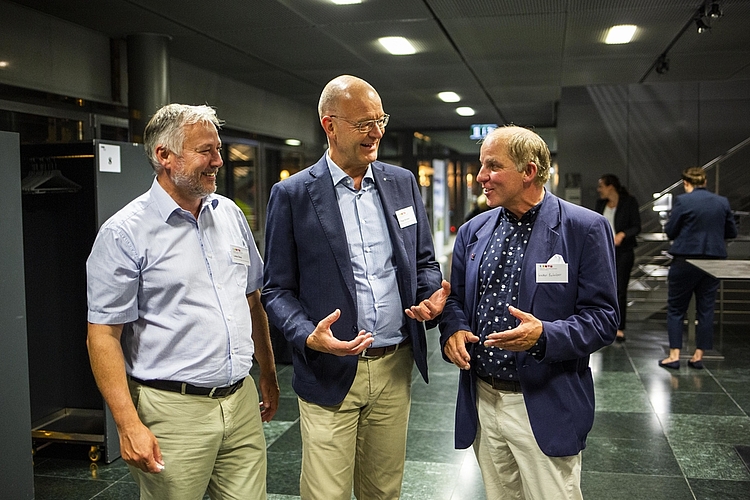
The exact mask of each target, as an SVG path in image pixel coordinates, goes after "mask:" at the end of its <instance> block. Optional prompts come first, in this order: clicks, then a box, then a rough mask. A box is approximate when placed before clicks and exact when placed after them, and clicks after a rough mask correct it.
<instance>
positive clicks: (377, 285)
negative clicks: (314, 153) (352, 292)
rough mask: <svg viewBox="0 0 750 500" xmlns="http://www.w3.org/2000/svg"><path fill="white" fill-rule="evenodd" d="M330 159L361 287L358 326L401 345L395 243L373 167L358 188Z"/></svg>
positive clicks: (376, 341)
mask: <svg viewBox="0 0 750 500" xmlns="http://www.w3.org/2000/svg"><path fill="white" fill-rule="evenodd" d="M326 160H327V161H328V169H329V170H330V172H331V177H332V178H333V185H334V187H335V188H336V197H337V199H338V203H339V209H340V211H341V218H342V219H343V220H344V229H345V230H346V239H347V242H348V244H349V257H351V261H352V270H353V271H354V282H355V284H356V290H357V326H358V328H359V329H360V330H365V331H367V332H372V334H373V343H372V346H373V347H383V346H388V345H393V344H398V343H400V342H401V341H402V340H404V339H405V338H406V335H404V334H403V333H402V332H401V327H402V326H403V325H404V311H403V308H402V307H401V297H400V295H399V292H398V280H397V279H396V263H395V260H394V258H393V246H392V245H391V238H390V235H389V234H388V226H387V225H386V221H385V213H384V212H383V204H382V203H381V201H380V195H379V194H378V190H377V188H376V187H375V179H374V178H373V175H372V167H369V166H368V167H367V172H366V173H365V176H364V178H363V179H362V185H361V186H360V189H359V191H357V190H355V189H354V180H353V179H352V178H351V177H350V176H348V175H347V174H346V173H345V172H344V171H343V170H342V169H341V168H340V167H339V166H338V165H336V164H335V163H334V162H333V160H331V157H330V156H328V155H326Z"/></svg>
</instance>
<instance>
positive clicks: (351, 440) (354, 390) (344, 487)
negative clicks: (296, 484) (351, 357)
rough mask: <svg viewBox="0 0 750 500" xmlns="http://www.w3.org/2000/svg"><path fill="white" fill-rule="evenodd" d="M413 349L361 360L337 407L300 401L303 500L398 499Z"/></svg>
mask: <svg viewBox="0 0 750 500" xmlns="http://www.w3.org/2000/svg"><path fill="white" fill-rule="evenodd" d="M413 365H414V358H413V354H412V349H411V346H408V347H404V348H401V349H398V350H397V351H395V352H392V353H388V354H386V355H384V356H382V357H379V358H376V359H364V358H360V359H359V361H358V365H357V375H356V377H355V378H354V383H353V384H352V387H351V389H349V393H348V394H347V395H346V397H345V398H344V401H342V402H341V404H339V405H338V406H320V405H316V404H312V403H310V402H308V401H305V400H303V399H299V408H300V430H301V433H302V475H301V477H300V496H301V498H302V500H350V499H351V495H352V489H353V491H354V495H355V496H356V497H357V498H358V499H359V500H376V499H377V500H390V499H393V500H396V499H398V498H399V495H400V494H401V480H402V479H403V476H404V460H405V459H406V428H407V424H408V422H409V409H410V404H411V372H412V367H413Z"/></svg>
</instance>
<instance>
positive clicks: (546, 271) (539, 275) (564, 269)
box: [536, 254, 568, 283]
mask: <svg viewBox="0 0 750 500" xmlns="http://www.w3.org/2000/svg"><path fill="white" fill-rule="evenodd" d="M536 282H537V283H567V282H568V264H567V262H565V261H564V260H563V258H562V255H559V254H555V255H553V256H552V258H551V259H550V260H548V261H547V262H546V263H545V264H537V265H536Z"/></svg>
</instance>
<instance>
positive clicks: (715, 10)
mask: <svg viewBox="0 0 750 500" xmlns="http://www.w3.org/2000/svg"><path fill="white" fill-rule="evenodd" d="M723 14H724V13H723V12H721V6H720V5H719V2H711V7H709V8H708V10H707V11H706V15H707V16H708V17H710V18H711V19H719V18H720V17H721V16H722V15H723Z"/></svg>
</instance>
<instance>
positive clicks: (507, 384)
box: [477, 375, 521, 392]
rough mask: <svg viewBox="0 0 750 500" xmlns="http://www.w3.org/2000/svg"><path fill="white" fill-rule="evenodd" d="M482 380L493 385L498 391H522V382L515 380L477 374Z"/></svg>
mask: <svg viewBox="0 0 750 500" xmlns="http://www.w3.org/2000/svg"><path fill="white" fill-rule="evenodd" d="M477 377H479V380H482V381H484V382H486V383H488V384H489V385H491V386H492V388H493V389H495V390H497V391H510V392H521V384H520V383H519V382H516V381H515V380H504V379H501V378H497V377H490V376H489V375H488V376H483V375H477Z"/></svg>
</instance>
